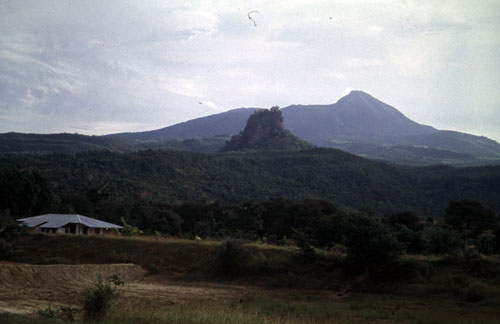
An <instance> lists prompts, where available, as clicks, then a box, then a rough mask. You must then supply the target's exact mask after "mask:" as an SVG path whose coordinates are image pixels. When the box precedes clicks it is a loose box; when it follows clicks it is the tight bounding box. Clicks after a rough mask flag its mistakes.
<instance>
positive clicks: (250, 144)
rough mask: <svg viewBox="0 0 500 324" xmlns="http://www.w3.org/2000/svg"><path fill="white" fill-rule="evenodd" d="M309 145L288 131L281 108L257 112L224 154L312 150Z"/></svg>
mask: <svg viewBox="0 0 500 324" xmlns="http://www.w3.org/2000/svg"><path fill="white" fill-rule="evenodd" d="M312 147H313V145H312V144H309V143H307V142H305V141H303V140H301V139H300V138H298V137H296V136H295V135H293V134H292V133H290V131H288V130H286V129H285V127H284V124H283V114H282V113H281V110H280V109H279V107H277V106H275V107H272V108H271V109H269V110H267V109H261V110H257V111H255V112H254V113H253V114H252V115H251V116H250V117H249V118H248V121H247V124H246V126H245V129H244V130H243V131H242V132H241V133H240V134H239V135H236V136H233V137H232V138H231V140H230V141H228V142H227V143H226V145H225V146H224V148H223V149H222V151H223V152H227V151H240V150H259V149H265V150H300V149H307V148H312Z"/></svg>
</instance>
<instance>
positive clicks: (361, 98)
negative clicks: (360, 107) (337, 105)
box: [338, 90, 380, 104]
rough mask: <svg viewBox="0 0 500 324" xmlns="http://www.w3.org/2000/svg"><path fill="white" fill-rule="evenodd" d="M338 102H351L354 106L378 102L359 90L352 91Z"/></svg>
mask: <svg viewBox="0 0 500 324" xmlns="http://www.w3.org/2000/svg"><path fill="white" fill-rule="evenodd" d="M338 102H352V103H355V104H363V103H364V104H368V103H372V102H380V101H379V100H377V99H376V98H374V97H373V96H372V95H370V94H368V93H366V92H364V91H361V90H352V91H351V92H349V94H348V95H346V96H344V97H342V98H340V99H339V101H338Z"/></svg>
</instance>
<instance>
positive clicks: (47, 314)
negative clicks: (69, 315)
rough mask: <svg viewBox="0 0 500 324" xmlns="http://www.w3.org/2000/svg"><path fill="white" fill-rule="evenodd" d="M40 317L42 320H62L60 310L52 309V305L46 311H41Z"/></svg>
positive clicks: (39, 312)
mask: <svg viewBox="0 0 500 324" xmlns="http://www.w3.org/2000/svg"><path fill="white" fill-rule="evenodd" d="M38 315H39V316H40V317H41V318H60V315H59V308H52V307H51V306H50V305H49V307H47V308H46V309H39V310H38Z"/></svg>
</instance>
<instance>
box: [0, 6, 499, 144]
mask: <svg viewBox="0 0 500 324" xmlns="http://www.w3.org/2000/svg"><path fill="white" fill-rule="evenodd" d="M250 11H258V13H253V14H251V18H253V20H254V21H255V23H256V26H255V25H254V23H253V22H252V20H250V19H249V18H248V16H247V14H248V12H250ZM351 89H359V90H363V91H366V92H368V93H370V94H371V95H373V96H374V97H376V98H378V99H380V100H382V101H384V102H385V103H387V104H390V105H392V106H394V107H396V108H397V109H399V110H400V111H401V112H403V113H404V114H405V115H407V116H408V117H410V118H411V119H413V120H415V121H417V122H420V123H424V124H429V125H432V126H434V127H437V128H440V129H453V130H459V131H463V132H469V133H473V134H479V135H486V136H488V137H491V138H493V139H496V140H500V1H498V0H492V1H487V0H484V1H483V0H479V1H470V0H467V1H459V0H453V1H443V0H440V1H435V0H409V1H402V0H394V1H391V0H377V1H352V0H343V1H333V0H327V1H303V0H297V1H295V0H286V1H271V0H266V1H187V0H185V1H180V0H179V1H172V0H169V1H167V0H164V1H146V0H141V1H123V0H117V1H83V0H82V1H70V0H67V1H48V0H47V1H46V0H37V1H20V0H12V1H8V0H2V1H1V2H0V132H8V131H18V132H36V133H53V132H70V133H83V134H106V133H114V132H122V131H141V130H149V129H155V128H160V127H165V126H168V125H172V124H175V123H178V122H181V121H184V120H188V119H192V118H196V117H201V116H205V115H210V114H214V113H218V112H222V111H226V110H229V109H233V108H238V107H244V106H245V107H271V106H273V105H279V106H282V107H284V106H287V105H290V104H330V103H334V102H336V101H337V100H338V99H339V98H340V97H341V96H343V95H344V94H346V93H348V92H349V90H351ZM285 122H286V121H285Z"/></svg>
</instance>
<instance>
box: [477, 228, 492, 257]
mask: <svg viewBox="0 0 500 324" xmlns="http://www.w3.org/2000/svg"><path fill="white" fill-rule="evenodd" d="M496 240H497V237H496V236H495V235H493V233H492V232H491V231H486V232H484V233H482V234H481V235H479V236H478V237H477V239H476V247H477V249H478V250H479V252H481V253H482V254H485V255H491V254H493V250H494V248H495V243H496Z"/></svg>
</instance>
